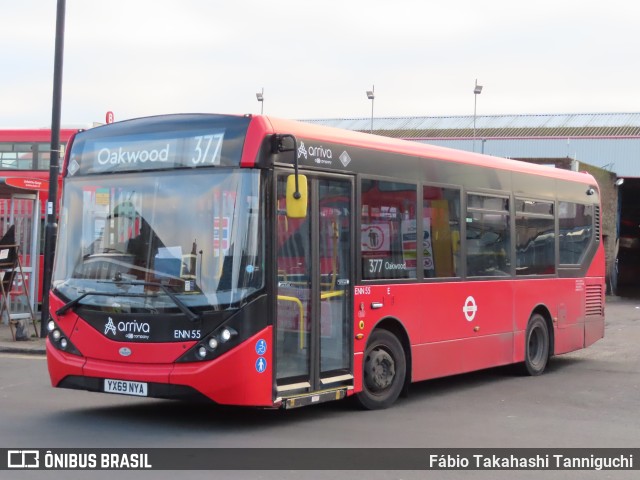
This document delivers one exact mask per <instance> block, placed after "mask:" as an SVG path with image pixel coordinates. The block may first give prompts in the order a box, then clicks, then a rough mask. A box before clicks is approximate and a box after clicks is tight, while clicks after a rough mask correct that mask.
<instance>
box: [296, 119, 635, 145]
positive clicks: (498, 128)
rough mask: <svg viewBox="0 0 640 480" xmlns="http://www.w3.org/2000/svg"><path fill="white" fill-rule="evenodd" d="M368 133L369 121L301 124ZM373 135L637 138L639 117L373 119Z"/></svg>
mask: <svg viewBox="0 0 640 480" xmlns="http://www.w3.org/2000/svg"><path fill="white" fill-rule="evenodd" d="M303 121H305V122H308V123H313V124H318V125H327V126H331V127H336V128H342V129H345V130H358V131H362V132H369V131H370V130H371V121H372V120H371V118H336V119H317V120H303ZM373 133H377V134H378V135H384V136H387V137H393V138H406V139H430V138H474V137H475V138H549V137H551V138H633V137H638V138H640V113H567V114H541V115H478V116H476V117H475V134H474V116H473V115H462V116H449V117H382V118H378V117H374V118H373Z"/></svg>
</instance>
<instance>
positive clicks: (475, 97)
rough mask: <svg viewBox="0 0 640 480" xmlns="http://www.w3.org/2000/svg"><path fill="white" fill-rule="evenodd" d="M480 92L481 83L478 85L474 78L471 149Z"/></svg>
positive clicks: (474, 144)
mask: <svg viewBox="0 0 640 480" xmlns="http://www.w3.org/2000/svg"><path fill="white" fill-rule="evenodd" d="M481 93H482V85H478V79H477V78H476V86H475V88H474V89H473V151H474V152H475V151H476V106H477V104H478V95H480V94H481Z"/></svg>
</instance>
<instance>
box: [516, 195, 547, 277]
mask: <svg viewBox="0 0 640 480" xmlns="http://www.w3.org/2000/svg"><path fill="white" fill-rule="evenodd" d="M555 270H556V239H555V221H554V217H553V203H551V202H540V201H534V200H519V199H516V275H549V274H553V273H555Z"/></svg>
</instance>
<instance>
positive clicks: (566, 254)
mask: <svg viewBox="0 0 640 480" xmlns="http://www.w3.org/2000/svg"><path fill="white" fill-rule="evenodd" d="M558 217H559V224H560V232H559V243H560V263H561V264H565V265H576V264H579V263H580V262H581V261H582V257H583V256H584V254H585V253H586V251H587V248H588V246H589V243H590V242H591V237H592V235H593V205H582V204H580V203H570V202H559V203H558Z"/></svg>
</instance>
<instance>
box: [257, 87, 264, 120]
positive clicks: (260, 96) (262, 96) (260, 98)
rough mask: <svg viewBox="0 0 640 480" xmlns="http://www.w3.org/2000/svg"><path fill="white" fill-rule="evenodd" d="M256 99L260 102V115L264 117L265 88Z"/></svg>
mask: <svg viewBox="0 0 640 480" xmlns="http://www.w3.org/2000/svg"><path fill="white" fill-rule="evenodd" d="M256 98H257V99H258V101H259V102H260V115H262V114H263V113H264V87H262V90H261V91H260V92H258V93H256Z"/></svg>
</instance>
